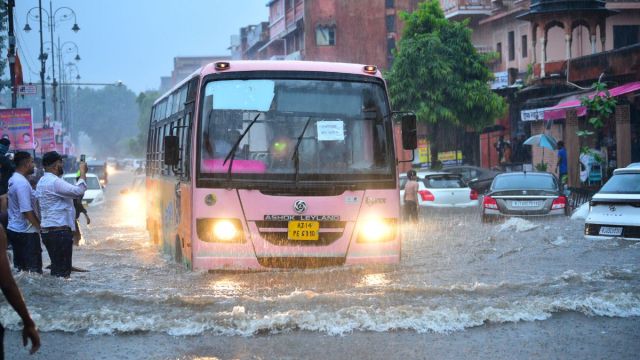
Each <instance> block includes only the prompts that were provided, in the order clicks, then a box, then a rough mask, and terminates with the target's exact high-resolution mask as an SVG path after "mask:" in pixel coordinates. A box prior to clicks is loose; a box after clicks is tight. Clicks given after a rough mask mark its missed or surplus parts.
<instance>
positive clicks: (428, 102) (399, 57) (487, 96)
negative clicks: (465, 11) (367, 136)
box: [387, 0, 506, 163]
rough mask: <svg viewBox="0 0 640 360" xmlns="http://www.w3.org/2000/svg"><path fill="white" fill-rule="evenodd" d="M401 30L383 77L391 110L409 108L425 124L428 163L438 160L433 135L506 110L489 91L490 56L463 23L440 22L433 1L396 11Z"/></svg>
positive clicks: (486, 121)
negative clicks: (479, 48) (411, 9)
mask: <svg viewBox="0 0 640 360" xmlns="http://www.w3.org/2000/svg"><path fill="white" fill-rule="evenodd" d="M401 18H402V20H403V21H404V22H405V27H404V31H403V35H402V39H401V40H400V42H399V44H398V47H399V50H398V51H397V52H396V53H395V59H394V63H393V66H392V68H391V70H390V72H389V73H388V74H387V81H388V83H389V92H390V94H391V100H392V102H393V105H394V107H395V108H399V109H406V110H409V109H410V110H414V111H415V112H416V115H417V117H418V120H419V121H423V122H426V123H428V124H429V139H430V140H431V141H430V142H431V162H432V163H435V161H436V160H437V156H438V148H437V142H436V141H435V139H437V138H438V137H442V136H446V134H443V132H444V131H445V129H447V128H449V129H450V128H452V127H454V128H455V127H471V128H474V129H481V128H483V127H485V126H487V125H490V124H492V123H493V122H494V121H495V119H497V118H498V117H500V116H502V115H503V114H504V113H505V111H506V105H505V102H504V100H503V99H502V97H500V96H498V95H497V94H495V93H493V92H492V91H491V89H490V88H489V81H490V80H492V79H493V74H492V73H491V71H490V70H489V68H488V67H487V62H488V61H489V60H491V58H492V57H494V56H495V55H493V54H489V55H486V54H479V53H478V52H477V51H476V49H475V47H474V46H473V43H472V42H471V29H469V27H468V21H462V22H453V21H449V20H447V19H445V17H444V13H443V11H442V9H441V7H440V2H439V1H438V0H427V1H425V2H423V3H421V4H420V5H419V6H418V9H417V10H416V11H414V12H413V13H401Z"/></svg>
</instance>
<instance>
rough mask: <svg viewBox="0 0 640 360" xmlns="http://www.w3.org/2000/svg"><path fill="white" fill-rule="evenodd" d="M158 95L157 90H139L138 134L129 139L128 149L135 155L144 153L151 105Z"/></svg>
mask: <svg viewBox="0 0 640 360" xmlns="http://www.w3.org/2000/svg"><path fill="white" fill-rule="evenodd" d="M159 97H160V93H159V92H157V91H146V92H141V93H140V94H139V95H138V97H137V98H136V104H138V110H139V112H140V115H139V116H138V122H137V124H138V135H137V136H136V137H133V138H131V139H129V151H130V152H131V153H133V154H136V155H142V154H144V152H145V150H146V147H147V136H148V133H149V120H150V119H151V107H152V106H153V103H154V102H155V101H156V100H157V99H158V98H159Z"/></svg>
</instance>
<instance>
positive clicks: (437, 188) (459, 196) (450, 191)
mask: <svg viewBox="0 0 640 360" xmlns="http://www.w3.org/2000/svg"><path fill="white" fill-rule="evenodd" d="M406 183H407V175H406V174H401V175H400V203H401V204H403V205H404V185H405V184H406ZM418 205H419V206H422V207H428V208H470V207H476V206H478V192H477V191H475V190H473V189H471V188H469V186H467V184H465V182H464V181H463V180H462V176H461V175H459V174H451V173H444V172H418Z"/></svg>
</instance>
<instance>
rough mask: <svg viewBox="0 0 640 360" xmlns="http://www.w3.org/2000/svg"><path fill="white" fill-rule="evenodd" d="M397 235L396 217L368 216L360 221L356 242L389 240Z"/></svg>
mask: <svg viewBox="0 0 640 360" xmlns="http://www.w3.org/2000/svg"><path fill="white" fill-rule="evenodd" d="M397 235H398V221H397V220H396V219H382V218H370V219H365V220H364V221H361V222H360V225H359V229H358V242H367V243H380V242H386V241H391V240H393V239H395V238H396V237H397Z"/></svg>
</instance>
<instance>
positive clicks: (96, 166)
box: [87, 160, 109, 185]
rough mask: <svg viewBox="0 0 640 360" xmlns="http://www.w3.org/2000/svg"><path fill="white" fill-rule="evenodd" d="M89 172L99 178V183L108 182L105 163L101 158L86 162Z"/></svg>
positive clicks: (104, 183) (105, 183)
mask: <svg viewBox="0 0 640 360" xmlns="http://www.w3.org/2000/svg"><path fill="white" fill-rule="evenodd" d="M87 167H88V168H89V171H88V172H90V173H94V174H96V175H97V176H98V178H99V179H100V184H102V185H107V184H108V183H109V179H108V174H107V163H106V162H104V161H101V160H90V161H88V162H87Z"/></svg>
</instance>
